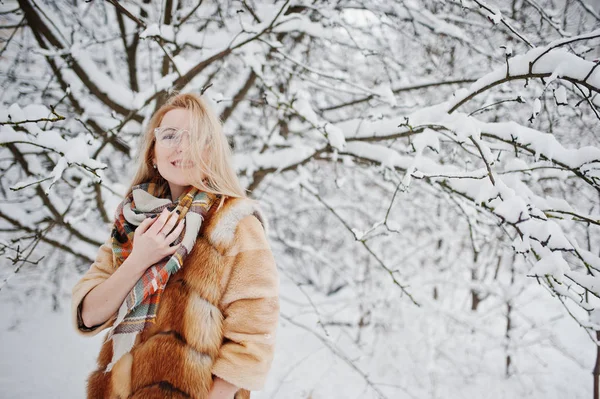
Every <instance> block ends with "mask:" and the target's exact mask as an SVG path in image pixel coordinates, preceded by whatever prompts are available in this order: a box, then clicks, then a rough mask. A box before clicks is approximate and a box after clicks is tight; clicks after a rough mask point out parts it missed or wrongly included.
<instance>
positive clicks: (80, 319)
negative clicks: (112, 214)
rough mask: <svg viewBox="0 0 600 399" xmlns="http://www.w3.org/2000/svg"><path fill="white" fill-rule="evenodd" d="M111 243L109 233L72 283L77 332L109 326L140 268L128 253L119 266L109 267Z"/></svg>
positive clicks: (83, 333)
mask: <svg viewBox="0 0 600 399" xmlns="http://www.w3.org/2000/svg"><path fill="white" fill-rule="evenodd" d="M111 245H112V244H111V238H110V237H109V238H108V239H107V240H106V242H105V243H104V244H102V246H100V249H99V250H98V254H97V255H96V260H95V261H94V263H92V266H91V267H90V269H89V270H88V271H87V272H86V274H85V275H84V276H83V277H82V278H81V279H80V280H79V282H77V284H75V286H74V287H73V290H72V297H71V314H72V319H73V323H74V325H75V329H76V330H77V331H78V332H79V333H80V335H87V336H93V335H96V334H98V333H99V332H100V331H102V330H104V329H105V328H108V327H110V326H112V324H113V323H114V321H115V319H116V316H117V311H118V310H119V306H121V304H122V303H123V300H124V299H125V297H126V296H127V294H128V293H129V291H131V289H132V288H133V286H134V285H135V283H136V281H137V280H139V278H140V277H141V276H142V274H143V272H144V270H143V269H142V268H140V267H139V265H140V262H138V261H137V260H136V259H134V258H132V257H131V256H130V257H129V258H127V259H126V260H125V262H123V264H122V265H121V267H119V268H117V269H115V268H113V254H112V247H111ZM89 326H92V327H89Z"/></svg>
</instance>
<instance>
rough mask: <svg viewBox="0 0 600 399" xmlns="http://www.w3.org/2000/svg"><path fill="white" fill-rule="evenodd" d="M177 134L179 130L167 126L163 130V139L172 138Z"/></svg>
mask: <svg viewBox="0 0 600 399" xmlns="http://www.w3.org/2000/svg"><path fill="white" fill-rule="evenodd" d="M176 136H177V130H176V129H173V128H167V129H164V130H163V133H162V139H163V140H172V139H174V138H175V137H176Z"/></svg>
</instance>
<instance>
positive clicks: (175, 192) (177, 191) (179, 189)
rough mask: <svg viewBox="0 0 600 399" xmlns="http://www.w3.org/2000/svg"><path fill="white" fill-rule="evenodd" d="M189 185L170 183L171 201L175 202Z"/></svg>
mask: <svg viewBox="0 0 600 399" xmlns="http://www.w3.org/2000/svg"><path fill="white" fill-rule="evenodd" d="M188 187H189V186H174V185H172V184H170V183H169V188H170V191H171V201H173V202H175V201H176V200H177V198H179V196H180V195H181V194H183V192H184V191H185V190H186V189H187V188H188Z"/></svg>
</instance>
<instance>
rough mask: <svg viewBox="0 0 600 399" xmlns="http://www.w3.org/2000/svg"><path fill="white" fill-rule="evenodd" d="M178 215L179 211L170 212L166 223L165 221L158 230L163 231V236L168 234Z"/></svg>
mask: <svg viewBox="0 0 600 399" xmlns="http://www.w3.org/2000/svg"><path fill="white" fill-rule="evenodd" d="M178 217H179V213H178V212H171V215H170V217H169V220H167V223H165V225H164V226H163V228H162V229H161V230H160V232H161V233H164V234H165V236H166V235H167V234H169V233H170V232H171V230H172V229H173V227H175V223H177V218H178Z"/></svg>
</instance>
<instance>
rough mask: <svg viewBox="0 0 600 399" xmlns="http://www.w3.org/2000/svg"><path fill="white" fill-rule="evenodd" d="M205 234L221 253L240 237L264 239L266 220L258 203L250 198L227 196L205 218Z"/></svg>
mask: <svg viewBox="0 0 600 399" xmlns="http://www.w3.org/2000/svg"><path fill="white" fill-rule="evenodd" d="M206 223H207V225H206V230H205V236H206V237H207V239H208V240H209V241H210V243H211V244H212V245H213V246H214V247H215V248H217V250H219V252H221V253H225V252H228V250H230V249H231V247H232V246H234V245H236V244H239V241H240V239H242V238H243V239H245V240H248V239H250V240H251V241H256V240H258V241H266V235H267V232H268V222H267V218H266V215H265V213H264V211H263V210H262V208H261V205H260V203H259V202H258V201H257V200H253V199H250V198H227V199H225V201H224V203H223V205H222V206H221V208H220V209H218V210H217V211H215V212H214V214H213V215H211V217H210V218H207V220H206Z"/></svg>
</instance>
